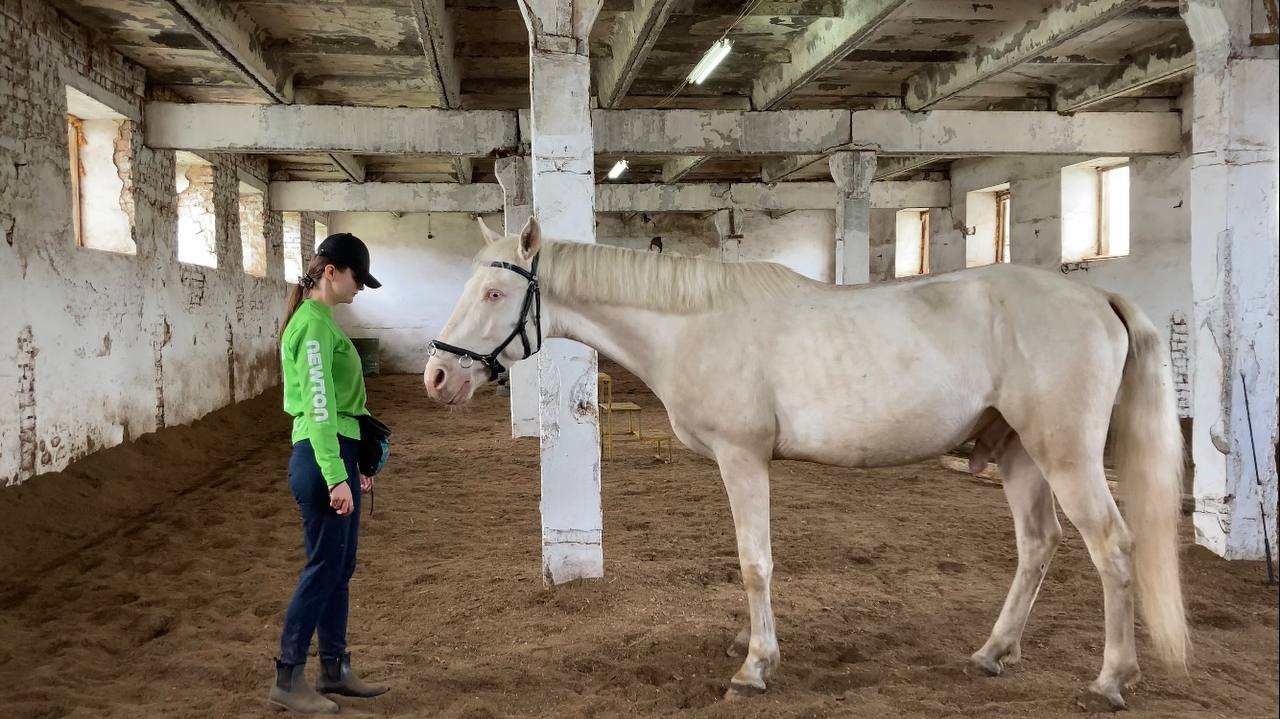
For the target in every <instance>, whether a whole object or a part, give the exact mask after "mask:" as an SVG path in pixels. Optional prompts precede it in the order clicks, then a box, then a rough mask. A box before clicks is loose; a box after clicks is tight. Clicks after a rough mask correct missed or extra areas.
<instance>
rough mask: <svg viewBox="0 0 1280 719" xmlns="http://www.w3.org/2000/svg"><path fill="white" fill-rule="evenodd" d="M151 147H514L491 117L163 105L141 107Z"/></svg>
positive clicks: (475, 153)
mask: <svg viewBox="0 0 1280 719" xmlns="http://www.w3.org/2000/svg"><path fill="white" fill-rule="evenodd" d="M143 127H144V136H145V141H146V143H147V145H148V146H149V147H153V148H158V149H175V150H206V151H213V150H223V151H228V152H251V153H252V152H262V153H288V152H300V153H306V152H349V153H352V154H355V155H400V154H409V155H440V156H449V157H484V156H487V155H490V154H498V153H501V152H507V151H513V150H515V149H517V147H518V141H517V136H516V114H515V113H514V112H503V111H496V110H437V109H424V108H399V107H397V108H391V107H344V106H338V105H233V104H224V103H165V102H153V103H148V104H147V106H146V122H144V123H143Z"/></svg>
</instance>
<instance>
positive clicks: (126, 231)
mask: <svg viewBox="0 0 1280 719" xmlns="http://www.w3.org/2000/svg"><path fill="white" fill-rule="evenodd" d="M66 95H67V116H66V117H67V159H68V168H69V172H70V178H69V179H70V187H71V198H70V200H71V234H72V237H73V238H74V240H75V243H76V246H77V247H83V248H86V249H91V250H102V251H105V252H117V253H121V254H128V255H132V254H134V253H136V252H137V245H136V244H135V243H134V240H133V198H132V182H131V181H130V180H129V177H128V174H129V172H130V168H131V165H132V163H131V160H132V158H131V157H130V152H131V151H132V146H133V143H132V141H131V138H130V137H129V129H128V128H129V127H130V126H129V125H128V123H127V121H126V120H125V117H124V116H123V115H121V114H119V113H117V112H116V111H114V110H112V109H111V108H109V107H107V106H106V105H103V104H102V103H100V102H98V101H97V100H94V99H93V98H91V97H89V96H88V95H85V94H84V93H82V92H80V91H78V90H75V89H74V88H71V87H67V88H66Z"/></svg>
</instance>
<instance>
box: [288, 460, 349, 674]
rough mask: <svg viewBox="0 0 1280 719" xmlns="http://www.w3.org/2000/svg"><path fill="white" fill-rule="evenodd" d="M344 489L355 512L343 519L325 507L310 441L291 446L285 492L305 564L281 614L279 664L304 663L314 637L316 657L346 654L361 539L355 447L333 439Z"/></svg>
mask: <svg viewBox="0 0 1280 719" xmlns="http://www.w3.org/2000/svg"><path fill="white" fill-rule="evenodd" d="M338 444H339V447H340V449H341V453H342V461H343V464H345V465H346V467H347V484H348V486H349V487H350V488H351V496H352V498H354V500H355V507H354V508H353V509H352V510H351V514H348V515H346V516H345V517H343V516H339V515H338V513H337V512H336V511H335V510H334V509H333V508H332V507H330V506H329V487H328V485H326V484H325V482H324V477H323V476H322V475H321V474H320V466H319V465H317V464H316V457H315V452H314V451H313V450H312V449H311V442H310V441H308V440H305V439H304V440H302V441H300V442H298V443H297V444H295V445H293V456H292V457H290V458H289V487H290V488H291V489H292V490H293V496H294V498H295V499H297V500H298V509H299V510H301V512H302V538H303V546H304V547H305V548H306V552H307V564H306V566H305V567H303V568H302V574H300V575H299V576H298V587H297V589H295V590H294V592H293V600H292V601H290V602H289V609H288V611H286V612H285V615H284V631H283V632H282V633H281V636H280V659H279V662H280V664H285V665H289V664H305V663H306V661H307V649H308V648H309V647H310V646H311V635H313V634H318V635H319V650H320V656H323V657H337V656H341V655H342V654H344V653H346V651H347V606H348V603H347V585H348V583H349V582H350V580H351V575H352V574H353V573H355V570H356V545H357V540H358V539H359V535H360V471H359V469H358V467H357V465H356V450H357V447H359V442H357V441H356V440H354V439H348V438H347V437H343V436H341V435H339V436H338Z"/></svg>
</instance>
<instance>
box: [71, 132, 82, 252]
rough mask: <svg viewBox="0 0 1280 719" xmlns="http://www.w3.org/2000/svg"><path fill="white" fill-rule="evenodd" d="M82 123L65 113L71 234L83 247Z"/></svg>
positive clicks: (77, 245)
mask: <svg viewBox="0 0 1280 719" xmlns="http://www.w3.org/2000/svg"><path fill="white" fill-rule="evenodd" d="M84 144H85V140H84V125H83V123H82V121H81V120H80V118H78V117H76V116H75V115H71V114H68V115H67V153H68V157H69V160H70V163H71V167H70V172H71V234H72V236H73V237H74V238H75V243H76V247H84V199H83V195H82V193H83V192H84V188H83V187H82V185H81V180H82V178H83V177H84V164H83V161H82V160H81V158H80V148H81V147H82V146H84Z"/></svg>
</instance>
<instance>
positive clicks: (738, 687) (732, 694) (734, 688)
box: [724, 682, 764, 702]
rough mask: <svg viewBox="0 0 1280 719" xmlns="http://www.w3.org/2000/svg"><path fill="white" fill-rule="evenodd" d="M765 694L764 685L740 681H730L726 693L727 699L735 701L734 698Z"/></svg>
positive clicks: (725, 697) (725, 698)
mask: <svg viewBox="0 0 1280 719" xmlns="http://www.w3.org/2000/svg"><path fill="white" fill-rule="evenodd" d="M761 694H764V686H763V685H761V686H756V685H754V684H740V683H738V682H730V683H729V691H727V692H725V693H724V700H725V701H730V702H731V701H733V700H734V699H745V698H747V697H754V696H759V695H761Z"/></svg>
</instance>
